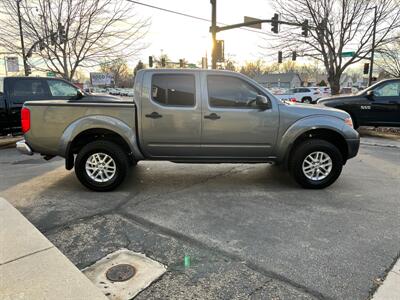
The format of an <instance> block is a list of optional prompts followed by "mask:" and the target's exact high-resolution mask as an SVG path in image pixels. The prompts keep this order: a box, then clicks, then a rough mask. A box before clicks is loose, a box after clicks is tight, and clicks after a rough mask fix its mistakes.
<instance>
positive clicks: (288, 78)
mask: <svg viewBox="0 0 400 300" xmlns="http://www.w3.org/2000/svg"><path fill="white" fill-rule="evenodd" d="M254 80H255V81H257V82H258V83H259V84H261V85H262V86H264V87H266V88H269V89H270V88H284V89H291V88H296V87H299V86H301V78H300V76H299V74H297V73H273V74H264V75H260V76H256V77H255V78H254Z"/></svg>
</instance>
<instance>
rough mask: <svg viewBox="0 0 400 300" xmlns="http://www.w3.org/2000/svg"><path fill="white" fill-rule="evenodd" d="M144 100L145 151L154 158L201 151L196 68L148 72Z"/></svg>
mask: <svg viewBox="0 0 400 300" xmlns="http://www.w3.org/2000/svg"><path fill="white" fill-rule="evenodd" d="M146 76H147V77H145V78H144V80H145V83H146V85H147V87H148V89H149V90H148V93H145V94H144V95H143V99H142V100H141V122H142V126H141V130H142V132H141V135H142V138H141V141H142V147H143V151H144V152H145V153H146V155H147V156H150V157H153V158H161V157H169V158H171V157H172V158H173V157H182V156H184V157H187V158H188V157H194V156H197V155H198V154H199V149H200V132H201V104H200V97H199V95H198V92H197V91H199V88H198V85H199V84H198V80H196V77H197V74H196V73H195V72H192V73H190V72H188V73H179V74H176V73H157V74H152V73H148V74H146Z"/></svg>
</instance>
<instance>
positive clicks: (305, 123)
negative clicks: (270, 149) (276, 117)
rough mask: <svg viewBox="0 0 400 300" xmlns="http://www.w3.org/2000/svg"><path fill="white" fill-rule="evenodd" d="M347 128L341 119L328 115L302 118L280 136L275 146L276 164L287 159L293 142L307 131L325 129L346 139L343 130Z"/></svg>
mask: <svg viewBox="0 0 400 300" xmlns="http://www.w3.org/2000/svg"><path fill="white" fill-rule="evenodd" d="M344 126H347V125H346V124H345V123H344V122H343V120H342V119H340V118H337V117H334V116H329V115H316V116H315V115H313V116H309V117H305V118H302V119H300V120H297V121H296V122H295V123H293V124H292V125H291V126H290V127H289V128H288V129H286V131H285V132H284V134H283V135H282V137H281V139H280V142H279V144H278V146H277V153H278V157H277V160H278V162H280V163H282V162H284V161H285V160H286V159H287V156H288V155H289V153H290V151H291V150H292V147H293V145H294V142H295V141H296V140H297V139H298V138H299V137H300V136H301V135H302V134H304V133H306V132H307V131H312V130H317V129H326V130H331V131H334V132H336V133H337V134H339V135H341V136H342V137H343V139H346V136H345V135H344V132H343V128H344Z"/></svg>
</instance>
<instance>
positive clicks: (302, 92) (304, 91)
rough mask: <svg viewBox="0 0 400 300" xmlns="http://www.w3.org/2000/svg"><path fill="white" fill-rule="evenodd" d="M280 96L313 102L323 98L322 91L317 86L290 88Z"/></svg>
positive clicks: (291, 100)
mask: <svg viewBox="0 0 400 300" xmlns="http://www.w3.org/2000/svg"><path fill="white" fill-rule="evenodd" d="M285 96H286V97H285ZM280 98H281V99H282V98H283V100H288V101H290V102H293V101H296V102H300V103H313V102H315V101H317V100H318V99H319V98H321V92H320V90H319V88H317V87H299V88H293V89H289V90H288V91H287V92H286V93H285V94H284V95H282V96H280Z"/></svg>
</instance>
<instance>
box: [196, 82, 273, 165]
mask: <svg viewBox="0 0 400 300" xmlns="http://www.w3.org/2000/svg"><path fill="white" fill-rule="evenodd" d="M203 75H204V78H203V80H204V82H205V83H206V85H205V86H207V88H206V89H205V93H204V94H205V96H204V98H203V101H204V102H203V119H202V124H203V130H202V138H201V143H202V154H203V155H204V156H212V157H222V158H227V159H229V158H231V159H235V158H236V159H243V158H249V159H265V158H266V157H268V156H271V155H273V146H274V144H275V140H276V134H277V131H278V127H279V112H278V107H277V104H276V103H272V102H271V101H270V104H271V106H270V107H269V108H267V109H265V108H264V109H261V108H260V107H258V106H257V104H256V101H255V99H256V96H257V95H260V94H261V95H264V96H267V95H266V94H265V92H263V91H261V90H260V89H259V88H257V87H255V86H254V85H253V84H252V83H251V82H248V81H247V80H245V79H244V78H242V77H240V76H239V75H212V74H209V75H206V74H203Z"/></svg>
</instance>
